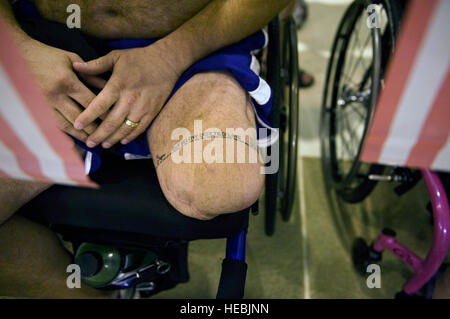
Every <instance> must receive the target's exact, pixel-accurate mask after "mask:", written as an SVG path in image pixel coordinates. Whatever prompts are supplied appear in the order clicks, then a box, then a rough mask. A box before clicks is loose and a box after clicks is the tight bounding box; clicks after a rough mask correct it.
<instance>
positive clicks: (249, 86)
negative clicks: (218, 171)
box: [15, 0, 278, 174]
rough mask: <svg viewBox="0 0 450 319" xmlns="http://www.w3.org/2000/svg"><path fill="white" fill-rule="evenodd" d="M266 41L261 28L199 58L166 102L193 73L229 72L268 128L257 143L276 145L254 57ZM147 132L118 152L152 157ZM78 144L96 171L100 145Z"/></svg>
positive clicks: (138, 42) (26, 9)
mask: <svg viewBox="0 0 450 319" xmlns="http://www.w3.org/2000/svg"><path fill="white" fill-rule="evenodd" d="M18 3H19V5H18V4H17V3H16V4H15V5H16V8H15V9H16V14H17V11H18V12H19V14H23V15H26V16H30V17H33V18H41V17H40V15H39V13H38V12H37V10H36V8H35V7H34V5H33V4H32V3H31V2H30V1H29V0H19V1H18ZM17 7H18V8H17ZM156 41H157V39H119V40H111V41H107V45H108V46H109V47H110V48H111V49H130V48H136V47H145V46H149V45H152V44H153V43H154V42H156ZM267 43H268V36H267V33H266V32H265V31H264V30H261V31H258V32H256V33H255V34H253V35H251V36H249V37H247V38H245V39H243V40H241V41H239V42H237V43H234V44H231V45H229V46H227V47H224V48H222V49H220V50H218V51H216V52H214V53H212V54H210V55H209V56H207V57H205V58H203V59H201V60H199V61H197V62H196V63H194V64H193V65H192V66H190V67H189V68H188V69H187V70H186V71H185V72H184V73H183V74H182V75H181V76H180V78H179V79H178V81H177V82H176V84H175V86H174V88H173V90H172V92H171V93H170V95H169V97H168V99H167V100H166V102H165V103H167V102H168V101H169V100H170V98H171V97H172V96H173V95H174V94H175V92H176V91H177V90H178V89H179V88H180V87H181V86H182V85H183V84H184V83H186V82H187V81H188V80H189V79H190V78H192V77H193V76H194V75H196V74H198V73H201V72H208V71H228V72H229V73H230V74H231V75H232V76H233V77H234V78H235V79H236V80H237V82H238V83H239V84H240V85H241V87H242V88H243V89H244V90H245V91H247V92H248V94H249V96H250V98H251V102H252V105H253V108H254V111H255V117H256V123H257V127H258V133H261V132H260V130H259V128H266V129H267V130H266V131H265V132H264V134H258V146H260V147H266V146H268V145H271V144H273V143H274V142H275V141H276V139H277V136H278V134H277V132H276V130H275V129H273V128H272V127H271V125H270V123H269V121H268V118H269V113H270V111H271V108H272V91H271V89H270V87H269V85H268V84H267V82H266V81H265V80H264V79H262V78H261V77H259V68H260V66H259V61H258V60H257V59H256V57H255V56H254V54H255V53H257V52H258V51H259V50H261V49H263V48H264V47H265V46H266V45H267ZM149 127H150V126H149ZM148 129H149V128H147V130H148ZM146 135H147V134H145V133H143V134H141V135H140V136H139V137H137V138H136V139H135V140H133V141H131V142H130V143H128V144H127V145H123V146H121V147H120V148H118V149H117V154H118V155H120V156H124V157H125V159H135V158H141V157H150V149H149V146H148V142H147V137H146ZM76 143H77V144H78V145H79V146H80V147H82V148H83V149H85V150H86V151H87V153H86V154H87V155H86V158H85V162H86V174H90V173H93V172H95V171H96V170H97V169H98V168H99V167H100V165H101V146H97V147H94V148H89V147H87V146H86V145H85V144H84V143H83V142H81V141H78V140H76Z"/></svg>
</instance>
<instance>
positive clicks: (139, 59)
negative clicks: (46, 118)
mask: <svg viewBox="0 0 450 319" xmlns="http://www.w3.org/2000/svg"><path fill="white" fill-rule="evenodd" d="M169 56H170V54H166V53H165V51H164V50H162V49H161V47H160V46H158V43H155V44H153V45H151V46H148V47H145V48H136V49H128V50H116V51H111V52H110V53H109V54H107V55H105V56H104V57H101V58H99V59H96V60H92V61H89V62H87V63H78V62H74V63H73V67H74V69H75V70H76V71H78V72H79V73H81V74H85V75H89V76H95V75H98V74H102V73H105V72H107V71H111V70H112V75H111V77H110V79H109V80H108V82H107V83H106V85H105V87H104V88H103V90H102V91H101V92H100V93H99V94H98V95H97V97H96V98H95V99H94V100H93V101H92V102H91V103H90V104H89V106H88V107H87V109H86V110H85V111H83V113H81V115H80V116H78V117H77V119H76V121H75V128H77V129H84V128H86V127H88V126H89V125H91V123H92V122H93V121H94V120H95V119H96V118H98V117H99V116H101V115H102V114H104V113H105V112H107V111H108V110H109V114H108V115H107V116H106V118H105V119H104V120H103V122H102V123H101V124H100V126H99V127H98V129H97V130H96V131H95V132H94V133H93V134H91V135H90V136H89V138H88V139H87V143H86V144H87V146H89V147H94V146H96V145H98V144H100V143H102V146H103V147H104V148H109V147H111V146H112V145H114V144H115V143H117V142H118V141H120V142H121V143H122V144H127V143H128V142H130V141H132V140H133V139H135V138H136V137H137V136H139V135H140V134H142V133H143V132H144V131H145V129H146V128H147V127H148V125H149V124H150V123H151V121H152V120H153V118H154V117H155V116H156V115H157V114H158V112H159V111H160V110H161V108H162V106H163V104H164V102H165V101H166V99H167V98H168V96H169V94H170V92H171V91H172V89H173V87H174V85H175V82H176V81H177V79H178V77H179V76H180V72H179V70H178V69H177V68H176V67H175V66H174V64H173V63H170V62H169V58H168V57H169ZM112 106H114V107H112ZM126 120H130V121H133V122H138V123H139V124H138V126H136V127H134V128H133V127H131V126H129V125H127V124H125V121H126Z"/></svg>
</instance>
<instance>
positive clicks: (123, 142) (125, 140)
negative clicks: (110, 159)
mask: <svg viewBox="0 0 450 319" xmlns="http://www.w3.org/2000/svg"><path fill="white" fill-rule="evenodd" d="M120 143H121V144H127V143H128V140H127V139H123V140H121V141H120Z"/></svg>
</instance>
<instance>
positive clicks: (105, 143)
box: [102, 142, 111, 148]
mask: <svg viewBox="0 0 450 319" xmlns="http://www.w3.org/2000/svg"><path fill="white" fill-rule="evenodd" d="M102 146H103V148H110V147H111V144H110V143H108V142H103V143H102Z"/></svg>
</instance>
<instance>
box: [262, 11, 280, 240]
mask: <svg viewBox="0 0 450 319" xmlns="http://www.w3.org/2000/svg"><path fill="white" fill-rule="evenodd" d="M268 33H269V46H268V51H267V82H268V84H269V86H270V87H271V89H272V94H273V100H272V103H273V104H272V112H271V114H270V119H269V120H270V121H271V123H272V126H273V127H275V128H278V127H280V109H281V95H280V94H281V85H280V68H281V66H280V24H279V19H278V17H276V18H275V19H273V20H272V21H271V22H270V23H269V27H268ZM277 143H278V142H277ZM275 147H278V145H275ZM271 149H272V148H271V147H269V148H268V150H267V151H268V153H269V154H270V152H271ZM277 199H278V172H276V173H274V174H267V175H266V182H265V212H264V230H265V233H266V235H267V236H271V235H273V233H274V231H275V214H276V211H277Z"/></svg>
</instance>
